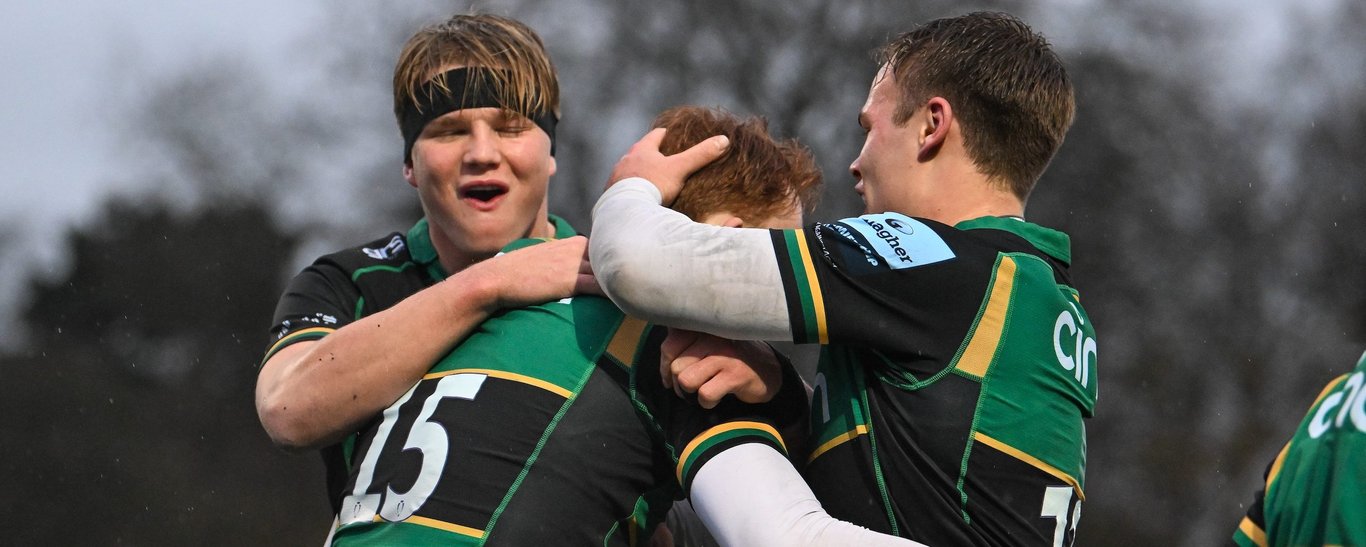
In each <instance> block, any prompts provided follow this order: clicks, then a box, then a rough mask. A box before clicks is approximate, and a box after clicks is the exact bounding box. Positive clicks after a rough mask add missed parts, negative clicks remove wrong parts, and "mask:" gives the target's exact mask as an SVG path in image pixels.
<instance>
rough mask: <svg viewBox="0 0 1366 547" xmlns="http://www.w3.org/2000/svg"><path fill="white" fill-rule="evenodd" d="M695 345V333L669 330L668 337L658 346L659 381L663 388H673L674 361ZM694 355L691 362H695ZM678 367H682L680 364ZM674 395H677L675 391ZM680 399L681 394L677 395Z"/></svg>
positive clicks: (683, 330)
mask: <svg viewBox="0 0 1366 547" xmlns="http://www.w3.org/2000/svg"><path fill="white" fill-rule="evenodd" d="M696 343H697V333H696V332H693V331H690V330H685V329H669V335H668V337H666V338H664V343H663V344H660V345H659V379H660V380H661V381H662V382H663V383H664V387H666V388H673V387H674V382H673V379H674V368H673V366H674V361H675V360H676V359H678V356H679V355H682V354H683V353H684V352H685V351H688V348H690V347H692V346H693V345H694V344H696ZM696 357H697V356H696V355H694V356H693V359H691V361H689V362H692V361H696V360H697V359H696ZM680 366H683V365H682V364H680ZM674 392H675V393H679V392H678V391H677V390H675V391H674ZM679 396H680V397H681V396H682V394H681V393H679Z"/></svg>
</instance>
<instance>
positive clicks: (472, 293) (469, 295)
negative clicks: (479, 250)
mask: <svg viewBox="0 0 1366 547" xmlns="http://www.w3.org/2000/svg"><path fill="white" fill-rule="evenodd" d="M486 262H487V261H485V262H480V263H478V264H475V265H473V266H470V267H469V268H466V269H465V271H463V272H460V273H459V274H456V275H454V276H451V277H448V278H446V280H445V281H442V282H441V286H442V288H443V289H444V290H443V291H442V294H443V296H444V297H445V309H446V310H449V311H455V310H459V309H465V310H469V309H476V310H479V311H482V312H483V313H485V314H489V315H491V314H493V312H496V311H498V309H499V308H501V307H502V301H503V294H502V291H503V282H502V280H501V279H499V277H498V276H497V275H493V274H494V273H495V272H492V271H490V270H489V268H488V267H487V265H486Z"/></svg>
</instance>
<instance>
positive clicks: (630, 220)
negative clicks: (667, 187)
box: [589, 179, 792, 340]
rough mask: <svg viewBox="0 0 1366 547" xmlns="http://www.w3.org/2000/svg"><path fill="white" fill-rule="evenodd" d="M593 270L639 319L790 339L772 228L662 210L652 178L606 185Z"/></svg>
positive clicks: (597, 215) (596, 220) (597, 217)
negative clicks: (709, 221) (713, 222)
mask: <svg viewBox="0 0 1366 547" xmlns="http://www.w3.org/2000/svg"><path fill="white" fill-rule="evenodd" d="M589 251H590V255H591V261H592V264H593V272H594V274H595V275H596V276H597V278H598V282H599V283H600V284H601V285H602V288H603V290H604V291H606V292H607V294H608V296H609V297H611V299H612V301H613V302H615V303H616V304H617V305H618V306H620V307H621V308H622V310H623V311H625V312H626V313H628V314H630V315H633V316H636V317H640V318H642V319H645V320H648V321H651V322H654V323H659V324H663V325H668V326H671V327H679V328H685V329H691V330H697V331H703V332H709V333H712V334H716V335H718V336H723V337H726V338H733V339H747V340H791V339H792V335H791V327H790V326H789V323H788V316H787V300H786V297H785V296H784V294H783V285H782V278H781V276H780V274H779V272H778V264H777V259H776V258H775V255H774V251H773V245H772V243H771V240H770V236H769V232H768V231H767V230H758V229H747V228H723V227H718V226H709V225H706V224H699V223H695V222H693V221H691V220H689V219H688V218H687V217H686V216H684V215H682V214H680V213H678V212H675V211H672V210H669V209H666V208H663V207H660V206H659V193H658V191H657V190H655V189H654V186H653V185H651V184H650V183H649V182H648V181H645V180H643V179H628V180H625V181H622V182H619V183H617V184H615V185H613V186H612V188H610V189H608V191H607V192H606V193H604V194H603V196H602V198H601V199H599V200H598V203H597V205H596V206H595V207H594V210H593V237H592V238H591V240H590V242H589Z"/></svg>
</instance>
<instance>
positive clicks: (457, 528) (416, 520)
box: [375, 515, 484, 539]
mask: <svg viewBox="0 0 1366 547" xmlns="http://www.w3.org/2000/svg"><path fill="white" fill-rule="evenodd" d="M382 520H383V519H382V518H381V517H380V516H379V515H375V522H381V521H382ZM403 522H406V523H408V524H416V525H418V526H426V527H428V528H436V529H438V530H445V531H447V532H453V533H456V534H460V535H462V536H469V537H472V538H474V539H484V531H483V530H479V529H476V528H470V527H469V526H461V525H459V524H455V523H451V522H445V521H440V520H436V519H429V518H427V517H419V516H417V515H413V516H411V517H408V518H406V519H404V520H403Z"/></svg>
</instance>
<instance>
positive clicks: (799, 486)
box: [690, 444, 923, 546]
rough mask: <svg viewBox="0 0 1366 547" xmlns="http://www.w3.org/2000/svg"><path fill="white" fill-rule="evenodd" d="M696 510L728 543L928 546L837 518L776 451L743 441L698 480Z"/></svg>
mask: <svg viewBox="0 0 1366 547" xmlns="http://www.w3.org/2000/svg"><path fill="white" fill-rule="evenodd" d="M690 499H691V500H692V505H693V508H694V509H695V510H696V511H697V514H698V516H699V517H701V518H702V521H703V522H705V523H706V524H707V528H708V529H709V530H711V533H712V534H713V535H714V536H715V537H716V539H717V540H718V541H719V542H720V543H721V544H722V545H754V546H769V545H772V546H801V545H869V546H892V545H905V546H915V545H923V544H920V543H916V542H914V541H911V540H908V539H902V538H898V537H894V536H889V535H883V534H879V533H876V532H873V531H871V530H868V529H866V528H862V527H859V526H855V525H853V524H850V523H848V522H844V521H841V520H836V519H835V518H833V517H831V516H830V515H829V514H827V513H826V512H825V510H824V509H822V508H821V504H820V502H818V501H816V496H815V494H813V493H812V492H811V487H809V486H807V485H806V482H805V481H803V480H802V477H801V475H799V474H797V470H796V469H793V468H792V464H791V463H789V462H788V461H787V459H786V458H784V457H783V456H782V454H779V453H778V452H777V451H776V450H773V449H772V448H770V447H768V446H764V445H760V444H742V445H739V446H736V447H733V448H730V449H728V450H726V451H724V452H722V453H720V454H717V455H716V456H715V457H713V458H712V459H711V460H710V461H708V462H707V463H705V464H703V466H702V468H701V469H699V470H698V471H697V475H696V476H695V477H694V478H693V482H692V490H691V493H690Z"/></svg>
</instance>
